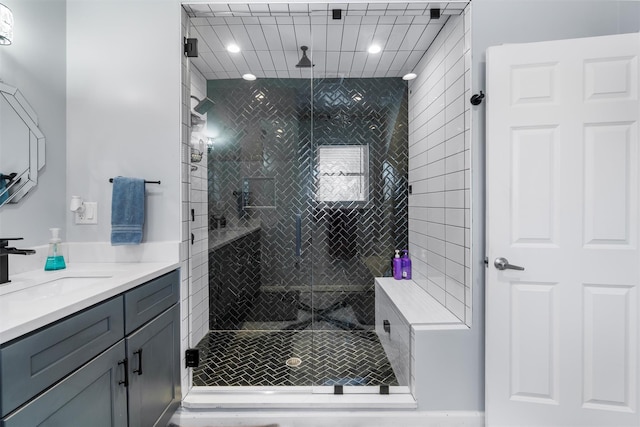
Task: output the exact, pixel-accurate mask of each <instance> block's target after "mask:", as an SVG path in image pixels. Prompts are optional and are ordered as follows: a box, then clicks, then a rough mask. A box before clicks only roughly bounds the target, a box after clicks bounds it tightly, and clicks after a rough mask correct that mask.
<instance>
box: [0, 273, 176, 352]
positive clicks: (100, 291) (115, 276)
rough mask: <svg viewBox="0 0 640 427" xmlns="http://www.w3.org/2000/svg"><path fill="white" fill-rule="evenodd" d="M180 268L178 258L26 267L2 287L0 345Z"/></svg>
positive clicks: (0, 289)
mask: <svg viewBox="0 0 640 427" xmlns="http://www.w3.org/2000/svg"><path fill="white" fill-rule="evenodd" d="M178 267H179V264H178V263H176V262H141V263H75V264H72V263H70V264H67V268H66V269H64V270H57V271H44V270H36V271H28V272H25V273H21V274H15V275H12V276H11V282H10V283H6V284H3V285H0V344H2V343H5V342H7V341H10V340H12V339H14V338H17V337H19V336H21V335H24V334H27V333H29V332H32V331H34V330H36V329H38V328H40V327H42V326H45V325H47V324H49V323H51V322H55V321H56V320H59V319H62V318H63V317H66V316H68V315H70V314H73V313H76V312H78V311H80V310H83V309H85V308H87V307H90V306H92V305H94V304H97V303H99V302H101V301H104V300H106V299H109V298H111V297H113V296H116V295H118V294H120V293H122V292H125V291H127V290H129V289H131V288H134V287H136V286H138V285H141V284H143V283H145V282H148V281H149V280H152V279H154V278H156V277H159V276H162V275H163V274H165V273H168V272H170V271H173V270H175V269H176V268H178Z"/></svg>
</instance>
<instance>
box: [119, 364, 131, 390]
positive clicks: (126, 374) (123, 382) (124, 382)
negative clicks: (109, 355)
mask: <svg viewBox="0 0 640 427" xmlns="http://www.w3.org/2000/svg"><path fill="white" fill-rule="evenodd" d="M120 365H124V380H121V381H118V385H124V386H125V387H129V360H128V359H122V360H120V361H119V362H118V366H120Z"/></svg>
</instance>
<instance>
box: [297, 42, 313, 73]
mask: <svg viewBox="0 0 640 427" xmlns="http://www.w3.org/2000/svg"><path fill="white" fill-rule="evenodd" d="M300 49H301V50H302V58H300V61H298V63H297V64H296V68H311V67H313V66H314V64H312V63H311V60H309V57H308V56H307V50H308V49H309V48H308V47H307V46H300Z"/></svg>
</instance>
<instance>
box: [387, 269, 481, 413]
mask: <svg viewBox="0 0 640 427" xmlns="http://www.w3.org/2000/svg"><path fill="white" fill-rule="evenodd" d="M375 282H376V284H375V293H376V294H375V300H376V303H375V313H376V333H377V335H378V337H379V339H380V342H381V343H382V346H383V348H384V350H385V352H386V354H387V357H388V359H389V361H390V363H391V366H392V367H393V371H394V373H395V375H396V378H397V380H398V383H399V385H401V386H408V387H409V389H410V391H411V394H412V395H413V397H414V398H415V399H416V401H417V402H418V409H420V410H436V411H438V410H445V409H451V408H450V407H448V406H449V403H448V402H449V400H455V396H453V395H451V393H448V392H449V391H453V390H456V389H457V387H458V386H459V387H464V378H462V377H463V376H464V372H461V369H460V367H461V366H463V365H464V362H463V361H462V360H461V359H462V358H464V355H463V354H460V353H464V346H465V337H464V336H463V333H464V332H465V331H468V330H469V328H468V326H467V325H465V324H464V323H463V322H462V321H461V320H460V319H458V318H457V317H456V316H454V315H453V313H451V312H450V311H449V310H448V309H447V308H446V307H444V306H443V305H442V304H441V303H440V302H439V301H437V300H436V299H435V298H433V297H432V296H431V295H429V294H428V293H427V292H426V291H425V290H423V289H422V288H421V287H420V286H418V285H417V284H416V283H415V282H414V281H412V280H395V279H393V278H391V277H377V278H376V280H375ZM458 362H460V363H458Z"/></svg>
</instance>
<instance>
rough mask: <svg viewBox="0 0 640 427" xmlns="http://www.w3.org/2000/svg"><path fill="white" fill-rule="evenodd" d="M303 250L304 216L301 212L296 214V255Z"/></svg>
mask: <svg viewBox="0 0 640 427" xmlns="http://www.w3.org/2000/svg"><path fill="white" fill-rule="evenodd" d="M301 252H302V218H301V215H300V214H299V213H297V214H296V256H297V257H299V256H300V253H301Z"/></svg>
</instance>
